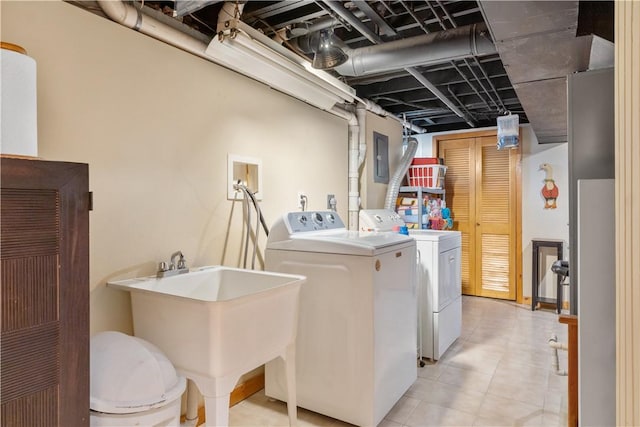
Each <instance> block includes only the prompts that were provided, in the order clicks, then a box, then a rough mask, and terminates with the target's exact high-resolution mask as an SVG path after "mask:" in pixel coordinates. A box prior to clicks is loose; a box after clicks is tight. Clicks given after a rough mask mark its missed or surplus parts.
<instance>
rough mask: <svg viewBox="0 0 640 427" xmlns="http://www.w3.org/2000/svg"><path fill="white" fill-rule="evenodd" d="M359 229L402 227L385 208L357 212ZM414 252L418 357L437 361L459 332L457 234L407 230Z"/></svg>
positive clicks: (375, 229)
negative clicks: (411, 238) (416, 264)
mask: <svg viewBox="0 0 640 427" xmlns="http://www.w3.org/2000/svg"><path fill="white" fill-rule="evenodd" d="M360 223H361V229H366V230H372V231H378V232H390V231H391V230H392V228H393V226H397V225H404V222H403V221H402V219H401V218H400V216H399V215H398V214H397V213H395V212H393V211H389V210H385V209H367V210H362V211H360ZM409 236H411V237H413V238H414V239H415V240H416V244H417V252H418V272H417V277H418V287H419V291H418V292H419V300H418V309H419V313H418V317H419V319H420V324H419V327H418V330H419V332H420V335H419V337H418V342H419V344H420V345H421V351H420V354H421V356H422V357H427V358H430V359H433V360H438V359H440V357H441V356H442V354H444V352H445V351H446V350H447V349H448V348H449V346H451V344H453V342H454V341H455V340H456V339H457V338H458V337H459V336H460V332H461V329H462V280H461V254H462V250H461V246H462V235H461V233H460V232H459V231H440V230H414V229H410V230H409Z"/></svg>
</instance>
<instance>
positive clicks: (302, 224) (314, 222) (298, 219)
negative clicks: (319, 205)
mask: <svg viewBox="0 0 640 427" xmlns="http://www.w3.org/2000/svg"><path fill="white" fill-rule="evenodd" d="M287 226H288V228H289V231H290V232H291V233H301V232H305V231H317V230H335V229H338V228H345V227H344V223H343V222H342V219H340V217H339V216H338V214H337V213H336V212H334V211H317V212H313V211H306V212H305V211H303V212H289V213H288V214H287Z"/></svg>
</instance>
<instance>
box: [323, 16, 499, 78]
mask: <svg viewBox="0 0 640 427" xmlns="http://www.w3.org/2000/svg"><path fill="white" fill-rule="evenodd" d="M494 53H496V48H495V46H494V44H493V42H492V41H491V39H490V38H489V34H488V31H487V27H486V26H485V25H483V24H473V25H466V26H464V27H458V28H453V29H450V30H445V31H439V32H437V33H431V34H425V35H422V36H417V37H412V38H409V39H401V40H396V41H391V42H387V43H383V44H378V45H374V46H366V47H361V48H358V49H351V50H348V51H347V54H348V55H349V59H348V60H347V62H345V63H344V64H342V65H340V66H338V67H335V71H337V72H338V73H340V74H341V75H343V76H363V75H369V74H375V73H382V72H388V71H393V70H397V69H399V68H410V67H419V66H424V65H432V64H442V63H445V62H449V61H452V60H456V59H464V58H471V57H473V56H483V55H491V54H494Z"/></svg>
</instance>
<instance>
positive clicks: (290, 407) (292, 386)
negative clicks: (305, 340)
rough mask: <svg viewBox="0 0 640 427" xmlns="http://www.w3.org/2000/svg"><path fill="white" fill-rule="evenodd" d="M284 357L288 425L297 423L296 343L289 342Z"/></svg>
mask: <svg viewBox="0 0 640 427" xmlns="http://www.w3.org/2000/svg"><path fill="white" fill-rule="evenodd" d="M285 351H286V355H285V358H284V364H285V375H286V377H287V412H288V414H289V426H291V427H295V426H297V425H298V415H297V402H296V345H295V342H294V343H293V344H290V345H289V346H288V347H287V349H286V350H285Z"/></svg>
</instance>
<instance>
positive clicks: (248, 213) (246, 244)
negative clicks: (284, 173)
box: [242, 187, 251, 268]
mask: <svg viewBox="0 0 640 427" xmlns="http://www.w3.org/2000/svg"><path fill="white" fill-rule="evenodd" d="M242 191H243V192H244V193H245V197H243V198H242V206H244V207H245V208H246V209H245V212H246V216H245V218H246V221H245V222H246V224H247V234H246V235H245V237H244V258H243V262H242V268H247V252H248V251H249V235H250V234H251V206H249V198H248V197H247V196H246V193H247V191H246V187H245V188H244V189H243V190H242Z"/></svg>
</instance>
